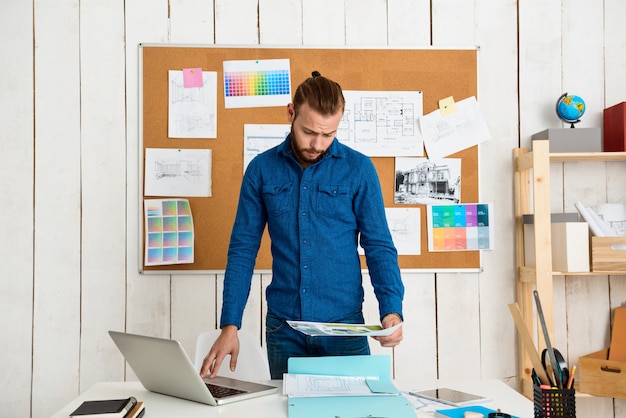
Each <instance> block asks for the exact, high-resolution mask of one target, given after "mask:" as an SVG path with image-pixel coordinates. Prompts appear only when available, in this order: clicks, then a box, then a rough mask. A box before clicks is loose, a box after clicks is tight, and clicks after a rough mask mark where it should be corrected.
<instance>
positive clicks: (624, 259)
mask: <svg viewBox="0 0 626 418" xmlns="http://www.w3.org/2000/svg"><path fill="white" fill-rule="evenodd" d="M591 270H592V271H600V272H601V271H626V237H624V236H616V237H599V236H593V237H591Z"/></svg>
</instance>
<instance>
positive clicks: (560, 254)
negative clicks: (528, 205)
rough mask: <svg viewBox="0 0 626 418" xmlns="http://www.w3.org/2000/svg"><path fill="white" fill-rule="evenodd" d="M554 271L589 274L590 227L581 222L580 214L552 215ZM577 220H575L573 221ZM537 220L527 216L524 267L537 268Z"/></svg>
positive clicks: (525, 219)
mask: <svg viewBox="0 0 626 418" xmlns="http://www.w3.org/2000/svg"><path fill="white" fill-rule="evenodd" d="M551 220H552V223H551V234H552V246H551V247H552V270H554V271H561V272H569V273H574V272H576V273H580V272H588V271H589V225H588V224H587V222H577V221H578V214H577V213H563V214H561V213H558V214H557V213H553V214H552V216H551ZM572 220H573V221H572ZM532 221H533V218H532V217H530V216H529V215H524V216H523V218H522V222H523V223H524V264H525V265H526V266H528V267H534V266H535V236H534V224H533V223H532Z"/></svg>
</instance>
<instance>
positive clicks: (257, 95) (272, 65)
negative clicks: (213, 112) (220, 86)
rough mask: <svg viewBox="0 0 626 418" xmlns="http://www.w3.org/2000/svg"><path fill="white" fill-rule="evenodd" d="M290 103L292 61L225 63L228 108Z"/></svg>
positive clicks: (225, 94)
mask: <svg viewBox="0 0 626 418" xmlns="http://www.w3.org/2000/svg"><path fill="white" fill-rule="evenodd" d="M290 101H291V72H290V69H289V60H288V59H275V60H242V61H224V105H225V107H226V108H243V107H263V106H282V105H286V104H288V103H289V102H290Z"/></svg>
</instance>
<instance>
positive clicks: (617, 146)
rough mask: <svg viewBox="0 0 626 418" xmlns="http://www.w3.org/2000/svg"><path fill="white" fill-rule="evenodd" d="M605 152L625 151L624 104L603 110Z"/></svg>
mask: <svg viewBox="0 0 626 418" xmlns="http://www.w3.org/2000/svg"><path fill="white" fill-rule="evenodd" d="M603 144H604V146H603V148H604V151H605V152H615V151H626V102H622V103H618V104H616V105H615V106H611V107H608V108H606V109H604V140H603Z"/></svg>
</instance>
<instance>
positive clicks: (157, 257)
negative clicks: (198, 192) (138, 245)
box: [144, 199, 194, 266]
mask: <svg viewBox="0 0 626 418" xmlns="http://www.w3.org/2000/svg"><path fill="white" fill-rule="evenodd" d="M144 207H145V222H146V228H145V230H146V241H145V261H144V265H146V266H158V265H165V264H184V263H193V243H194V232H193V218H192V216H191V207H190V206H189V201H188V200H187V199H149V200H145V201H144Z"/></svg>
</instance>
